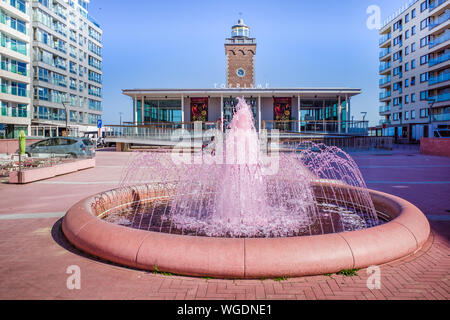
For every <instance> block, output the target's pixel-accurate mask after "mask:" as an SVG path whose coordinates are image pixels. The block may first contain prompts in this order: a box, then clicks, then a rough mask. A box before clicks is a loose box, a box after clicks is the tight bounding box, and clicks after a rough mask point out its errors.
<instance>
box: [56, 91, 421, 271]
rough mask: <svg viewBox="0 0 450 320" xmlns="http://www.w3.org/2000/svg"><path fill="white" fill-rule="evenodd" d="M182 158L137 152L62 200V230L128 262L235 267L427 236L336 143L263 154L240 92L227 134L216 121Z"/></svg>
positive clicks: (324, 257) (350, 252) (378, 253)
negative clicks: (115, 176) (87, 189)
mask: <svg viewBox="0 0 450 320" xmlns="http://www.w3.org/2000/svg"><path fill="white" fill-rule="evenodd" d="M262 137H263V135H262ZM188 159H189V160H190V161H187V162H184V163H177V164H175V163H174V161H172V160H173V154H170V153H136V154H135V155H134V156H133V157H132V159H131V161H130V164H129V166H128V167H127V168H126V169H125V170H124V173H123V177H122V179H121V182H120V186H119V188H117V189H114V190H111V191H109V192H105V193H102V194H100V195H97V196H94V197H90V198H88V199H85V200H83V201H81V202H80V203H78V204H77V205H75V206H74V207H73V208H72V209H71V210H69V212H68V213H67V215H66V216H65V218H64V220H63V231H64V233H65V235H66V237H67V238H68V239H69V240H70V241H71V242H72V243H73V244H74V245H75V246H77V247H78V248H80V249H82V250H84V251H87V252H89V253H91V254H93V255H96V256H99V257H101V258H104V259H106V260H110V261H113V262H117V263H120V264H124V265H128V266H132V267H137V268H142V269H153V268H154V267H155V266H157V267H158V270H163V271H167V272H172V273H178V274H186V275H196V276H214V277H231V278H257V277H275V276H298V275H306V274H320V273H329V272H336V271H339V270H342V269H353V268H360V267H367V266H369V265H372V264H380V263H384V262H388V261H392V260H394V259H398V258H401V257H403V256H405V255H407V254H411V253H413V252H415V251H416V250H418V249H419V248H420V247H421V246H422V245H423V243H424V242H425V240H426V239H427V238H428V234H429V225H428V222H427V220H426V218H425V217H424V216H423V214H422V213H421V212H420V211H419V210H418V209H417V208H416V207H414V206H413V205H411V204H410V203H408V202H406V201H405V200H403V199H400V198H397V197H394V196H391V195H387V194H384V193H380V192H376V191H373V190H369V189H367V187H366V185H365V183H364V180H363V178H362V175H361V173H360V171H359V169H358V167H357V165H356V163H355V162H354V161H353V159H352V158H351V157H350V156H349V155H348V154H347V153H345V152H344V151H342V150H340V149H339V148H336V147H328V146H325V145H321V144H314V143H309V144H300V145H296V146H293V147H292V146H291V148H290V151H287V152H281V153H274V154H271V155H270V156H269V155H268V152H267V144H265V142H264V141H260V138H259V137H258V133H257V132H256V130H255V127H254V119H253V116H252V113H251V110H250V108H249V107H248V106H247V105H246V103H245V100H244V99H239V103H238V105H237V107H236V113H235V114H234V116H233V119H232V121H231V124H230V127H229V128H228V130H227V131H226V135H225V138H222V135H221V132H217V134H216V136H215V139H214V141H212V142H211V143H210V145H209V146H208V147H207V148H205V150H204V151H203V152H199V153H197V154H194V155H192V157H188Z"/></svg>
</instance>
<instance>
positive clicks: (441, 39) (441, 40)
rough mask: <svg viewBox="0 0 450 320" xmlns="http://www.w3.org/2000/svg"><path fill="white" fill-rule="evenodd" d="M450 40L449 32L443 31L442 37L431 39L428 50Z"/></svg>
mask: <svg viewBox="0 0 450 320" xmlns="http://www.w3.org/2000/svg"><path fill="white" fill-rule="evenodd" d="M449 39H450V31H448V30H447V31H445V32H444V34H443V35H441V36H439V37H437V38H435V39H433V40H431V41H430V44H429V45H428V48H429V49H431V48H434V47H436V46H437V45H440V44H441V43H444V42H445V41H447V40H449Z"/></svg>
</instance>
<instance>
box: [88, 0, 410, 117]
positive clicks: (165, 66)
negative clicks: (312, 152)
mask: <svg viewBox="0 0 450 320" xmlns="http://www.w3.org/2000/svg"><path fill="white" fill-rule="evenodd" d="M404 3H405V1H398V0H395V1H394V0H379V1H374V0H369V1H366V0H342V1H336V0H322V1H304V0H277V1H274V0H271V1H265V0H259V1H244V0H241V1H235V0H227V1H225V0H223V1H217V0H214V1H213V0H209V1H200V0H189V1H188V0H165V1H155V0H134V1H129V2H128V1H124V0H91V4H90V7H89V14H90V15H92V16H93V17H94V18H95V19H96V20H97V21H98V22H99V23H100V25H101V27H102V29H103V107H104V111H103V122H104V124H117V123H119V112H123V120H124V121H130V120H132V103H131V100H130V98H128V97H126V96H124V95H122V93H121V90H122V89H134V88H213V86H214V83H219V84H220V83H224V82H225V52H224V40H225V38H226V37H229V36H230V34H231V26H232V25H233V24H235V23H236V22H237V20H238V18H239V13H242V18H243V19H244V21H245V23H246V24H247V25H249V26H250V28H251V36H253V37H255V38H256V40H257V43H258V46H257V54H256V83H269V85H270V87H335V86H336V87H352V88H360V89H362V94H360V95H359V96H357V97H354V98H353V99H352V114H353V115H354V117H355V119H360V118H361V117H362V116H361V112H362V111H367V112H368V115H367V117H366V119H368V120H370V123H371V124H372V125H373V124H377V123H378V120H379V119H380V117H379V116H378V107H379V105H380V103H379V101H378V94H379V89H378V81H379V75H378V66H379V60H378V53H379V50H378V38H379V37H378V32H377V31H376V30H369V29H368V28H367V27H366V20H367V18H368V14H366V9H367V7H368V6H370V5H378V6H379V7H380V8H381V17H382V20H384V19H385V18H386V17H388V16H390V15H391V14H392V13H394V11H397V10H398V9H399V8H400V7H401V6H402V5H403V4H404Z"/></svg>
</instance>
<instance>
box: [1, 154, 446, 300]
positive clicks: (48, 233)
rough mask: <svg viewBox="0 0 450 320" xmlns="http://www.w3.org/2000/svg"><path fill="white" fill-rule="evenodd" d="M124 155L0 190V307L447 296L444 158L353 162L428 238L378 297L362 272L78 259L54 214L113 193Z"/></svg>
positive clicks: (395, 267) (394, 266)
mask: <svg viewBox="0 0 450 320" xmlns="http://www.w3.org/2000/svg"><path fill="white" fill-rule="evenodd" d="M128 156H129V155H128V154H126V153H110V152H99V153H98V156H97V165H98V166H97V168H95V169H90V170H86V171H83V172H78V173H75V174H71V175H66V176H61V177H56V178H54V179H51V180H46V181H43V182H40V183H35V184H30V185H25V186H15V185H7V184H0V192H1V195H2V197H1V199H0V283H1V285H0V299H73V298H74V299H358V300H359V299H362V300H366V299H449V298H450V292H449V287H450V286H449V278H450V246H449V241H450V236H449V235H450V219H449V217H450V213H449V211H448V210H449V209H450V198H449V197H448V194H449V191H450V159H449V158H441V157H432V156H422V155H418V154H416V153H412V154H410V155H408V154H405V153H394V154H392V155H389V154H384V155H374V154H373V153H360V154H355V155H354V157H355V160H356V161H357V163H358V164H359V165H360V167H361V170H362V172H363V174H364V177H365V179H366V180H367V181H368V186H369V187H370V188H372V189H377V190H381V191H385V192H390V193H393V194H396V195H398V196H401V197H403V198H405V199H407V200H409V201H411V202H412V203H414V204H416V205H417V206H418V207H420V208H421V209H422V210H423V211H424V213H425V214H426V215H427V216H428V217H429V219H430V223H431V226H432V230H433V232H432V236H431V237H430V239H429V241H428V242H427V244H426V245H425V246H424V247H423V248H422V249H421V250H420V251H419V252H417V253H416V254H415V255H413V256H410V257H407V258H404V259H402V260H400V261H395V262H393V263H390V264H386V265H383V266H380V268H381V289H380V290H377V289H374V290H369V289H368V288H367V285H366V281H367V278H368V275H367V272H366V270H359V271H358V274H357V275H356V276H343V275H336V274H333V275H329V276H327V275H322V276H311V277H301V278H291V279H287V280H281V281H275V280H216V279H206V278H191V277H182V276H164V275H159V274H153V273H149V272H144V271H140V270H132V269H128V268H123V267H120V266H115V265H112V264H109V263H106V262H103V261H98V260H96V259H95V258H93V257H87V256H85V255H84V254H82V253H80V252H78V251H77V250H75V249H74V248H72V247H71V246H70V244H68V243H67V241H65V239H64V237H63V236H62V235H61V231H60V219H59V218H57V217H56V218H55V217H54V216H55V214H56V215H62V214H63V213H64V212H65V211H66V210H67V209H68V208H69V207H70V206H71V205H72V204H73V203H75V202H76V201H77V200H78V199H81V198H83V197H85V196H88V195H90V194H93V193H97V192H100V191H103V190H107V189H111V188H114V187H115V186H116V184H117V181H118V179H119V177H120V174H121V170H122V169H121V166H123V165H124V164H125V163H126V162H127V157H128ZM18 214H23V215H18ZM36 214H39V215H36ZM52 214H53V217H48V218H47V216H52ZM10 215H13V216H10ZM27 217H28V218H29V219H24V218H27ZM13 218H18V219H13ZM71 265H77V266H79V267H80V270H81V289H80V290H69V289H67V286H66V281H67V277H68V276H69V275H68V274H66V270H67V267H68V266H71Z"/></svg>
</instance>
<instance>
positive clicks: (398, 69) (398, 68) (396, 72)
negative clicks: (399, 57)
mask: <svg viewBox="0 0 450 320" xmlns="http://www.w3.org/2000/svg"><path fill="white" fill-rule="evenodd" d="M401 73H402V67H401V66H400V67H396V68H394V76H397V75H399V74H401Z"/></svg>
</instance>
